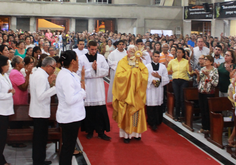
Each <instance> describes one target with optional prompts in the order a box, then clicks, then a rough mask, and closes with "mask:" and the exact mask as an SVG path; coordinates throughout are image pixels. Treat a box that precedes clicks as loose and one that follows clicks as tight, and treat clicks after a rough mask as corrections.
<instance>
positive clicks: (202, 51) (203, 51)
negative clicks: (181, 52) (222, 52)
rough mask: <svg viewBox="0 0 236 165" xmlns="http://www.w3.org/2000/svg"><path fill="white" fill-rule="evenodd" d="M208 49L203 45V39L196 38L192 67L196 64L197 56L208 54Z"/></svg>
mask: <svg viewBox="0 0 236 165" xmlns="http://www.w3.org/2000/svg"><path fill="white" fill-rule="evenodd" d="M209 53H210V49H209V48H207V47H205V46H204V41H203V38H202V37H199V38H198V39H197V47H195V48H193V56H192V57H193V62H194V63H193V68H195V67H196V65H197V64H198V62H199V61H198V58H199V57H200V56H201V55H209Z"/></svg>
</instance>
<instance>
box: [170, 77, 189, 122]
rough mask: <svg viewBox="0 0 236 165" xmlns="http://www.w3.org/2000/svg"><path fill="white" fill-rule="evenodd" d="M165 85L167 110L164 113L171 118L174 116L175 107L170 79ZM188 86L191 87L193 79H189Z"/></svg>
mask: <svg viewBox="0 0 236 165" xmlns="http://www.w3.org/2000/svg"><path fill="white" fill-rule="evenodd" d="M166 86H167V112H166V115H167V116H168V117H170V118H171V119H173V118H174V108H175V96H174V91H173V87H172V81H170V83H169V84H167V85H166ZM188 86H189V87H193V81H189V84H188Z"/></svg>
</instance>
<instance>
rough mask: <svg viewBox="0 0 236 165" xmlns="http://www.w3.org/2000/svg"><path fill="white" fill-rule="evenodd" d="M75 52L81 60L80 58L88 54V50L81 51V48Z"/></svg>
mask: <svg viewBox="0 0 236 165" xmlns="http://www.w3.org/2000/svg"><path fill="white" fill-rule="evenodd" d="M73 51H74V52H75V53H76V55H77V57H78V58H79V57H80V56H82V55H84V54H86V53H88V49H83V50H79V48H76V49H73Z"/></svg>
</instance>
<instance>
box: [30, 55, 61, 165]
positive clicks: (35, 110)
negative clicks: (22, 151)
mask: <svg viewBox="0 0 236 165" xmlns="http://www.w3.org/2000/svg"><path fill="white" fill-rule="evenodd" d="M55 67H56V61H55V60H54V59H53V58H52V57H46V58H45V59H44V60H43V62H42V67H41V68H38V69H37V71H36V72H34V74H32V75H31V79H30V96H31V99H30V107H29V116H30V117H32V118H33V121H34V133H33V147H32V149H33V152H32V153H33V154H32V157H33V165H46V164H51V161H45V158H46V144H47V138H48V119H49V118H50V102H51V96H53V95H55V94H56V88H55V86H54V87H51V88H50V84H52V82H53V81H54V80H55V78H56V76H55V75H54V74H53V73H54V71H55Z"/></svg>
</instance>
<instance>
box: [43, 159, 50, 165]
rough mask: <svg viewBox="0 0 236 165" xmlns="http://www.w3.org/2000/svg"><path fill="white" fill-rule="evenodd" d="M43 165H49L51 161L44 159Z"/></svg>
mask: <svg viewBox="0 0 236 165" xmlns="http://www.w3.org/2000/svg"><path fill="white" fill-rule="evenodd" d="M43 164H44V165H49V164H52V161H49V160H48V161H44V163H43Z"/></svg>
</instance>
